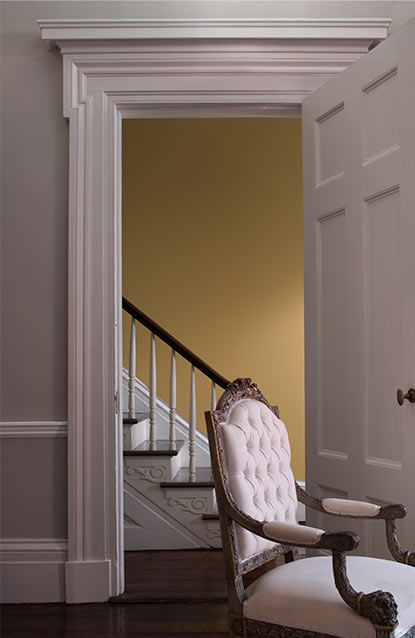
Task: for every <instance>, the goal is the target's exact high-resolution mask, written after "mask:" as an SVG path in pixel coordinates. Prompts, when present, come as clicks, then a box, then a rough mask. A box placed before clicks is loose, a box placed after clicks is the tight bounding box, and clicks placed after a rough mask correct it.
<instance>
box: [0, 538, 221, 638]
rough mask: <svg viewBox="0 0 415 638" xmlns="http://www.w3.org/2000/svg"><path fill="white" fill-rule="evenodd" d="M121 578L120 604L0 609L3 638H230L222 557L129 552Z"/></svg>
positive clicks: (199, 552)
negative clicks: (123, 578)
mask: <svg viewBox="0 0 415 638" xmlns="http://www.w3.org/2000/svg"><path fill="white" fill-rule="evenodd" d="M125 573H126V594H125V597H124V600H123V599H122V597H120V598H119V599H118V604H111V603H102V604H86V605H64V604H48V605H38V604H32V605H3V606H2V609H1V620H2V623H1V636H2V638H74V637H75V636H76V638H113V637H115V636H117V638H127V637H128V638H131V637H134V636H140V638H150V637H151V638H158V637H163V638H168V637H171V638H178V637H179V636H185V637H188V638H202V637H203V638H228V637H229V633H228V619H227V615H228V607H227V602H226V582H225V573H224V566H223V557H222V552H221V551H215V550H212V551H209V550H195V551H193V550H190V551H172V552H170V551H165V552H164V551H163V552H161V551H160V552H128V553H126V556H125ZM167 601H169V602H167ZM129 603H134V604H129Z"/></svg>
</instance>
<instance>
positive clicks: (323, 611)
mask: <svg viewBox="0 0 415 638" xmlns="http://www.w3.org/2000/svg"><path fill="white" fill-rule="evenodd" d="M206 422H207V428H208V436H209V445H210V452H211V459H212V469H213V476H214V481H215V489H216V494H217V499H218V510H219V518H220V526H221V535H222V542H223V550H224V557H225V565H226V571H227V584H228V596H229V615H230V631H231V635H232V636H244V637H246V638H250V637H254V636H258V637H262V638H265V637H267V638H268V637H269V638H271V637H272V638H273V637H279V638H289V637H290V638H317V637H322V636H325V637H326V638H330V637H331V638H333V637H342V638H381V637H382V638H386V637H390V638H392V637H393V638H404V637H405V638H414V637H415V569H414V565H415V553H411V552H409V551H405V550H404V549H402V548H401V547H400V545H399V542H398V539H397V536H396V528H395V519H397V518H403V517H404V516H405V514H406V509H405V508H404V507H403V506H402V505H396V506H387V507H380V506H378V505H375V504H371V503H363V502H357V501H344V500H341V499H324V500H320V499H316V498H313V497H311V496H309V495H308V494H306V492H304V490H302V489H301V488H300V487H299V486H298V485H296V482H295V480H294V477H293V474H292V471H291V468H290V446H289V441H288V436H287V431H286V428H285V425H284V423H283V422H282V421H281V419H280V418H279V412H278V408H276V407H272V406H271V405H270V404H269V403H268V401H267V400H266V399H265V397H264V396H263V395H262V393H261V392H260V390H259V389H258V388H257V386H256V385H255V384H253V383H252V382H251V380H250V379H236V381H234V382H233V383H231V384H230V385H229V386H228V388H227V389H226V391H225V392H224V394H223V395H222V397H221V398H220V399H219V401H218V404H217V409H216V410H215V411H213V412H206ZM297 499H298V500H300V501H301V502H303V503H305V505H306V506H309V507H312V508H315V509H317V510H319V511H322V512H325V513H329V514H332V515H336V516H341V517H345V518H370V519H380V518H381V519H384V520H385V521H386V535H387V542H388V545H389V548H390V550H391V553H392V556H393V558H395V559H396V561H393V560H382V559H377V558H369V557H361V556H347V558H346V553H347V552H351V551H352V550H354V549H355V548H356V547H357V545H358V543H359V538H358V536H357V535H356V534H354V533H352V532H329V531H324V530H321V529H316V528H312V527H307V526H302V525H299V524H298V523H297V522H296V509H297ZM298 547H302V548H304V547H305V548H309V549H313V550H324V553H325V554H327V553H329V552H330V553H331V556H330V555H317V556H313V557H311V558H301V559H297V560H296V554H297V550H296V548H298ZM275 558H280V560H279V561H274V562H278V563H281V564H279V565H278V566H274V567H272V569H269V570H268V571H266V572H265V573H263V574H262V575H261V576H259V577H258V578H257V579H256V580H255V581H254V582H253V583H251V584H250V585H249V586H248V587H246V586H245V585H244V580H243V579H244V577H245V575H246V574H247V573H248V572H251V571H253V570H255V568H257V567H259V566H261V565H263V564H265V563H267V562H270V561H272V560H273V559H275ZM283 559H284V560H283ZM284 561H285V562H284Z"/></svg>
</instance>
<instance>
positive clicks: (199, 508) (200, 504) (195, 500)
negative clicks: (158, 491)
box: [167, 496, 207, 514]
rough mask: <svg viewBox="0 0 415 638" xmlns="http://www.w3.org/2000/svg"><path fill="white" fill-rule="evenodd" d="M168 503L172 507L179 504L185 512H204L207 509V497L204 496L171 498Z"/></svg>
mask: <svg viewBox="0 0 415 638" xmlns="http://www.w3.org/2000/svg"><path fill="white" fill-rule="evenodd" d="M167 504H168V505H170V507H175V506H176V505H177V506H179V507H180V509H181V510H182V511H183V512H188V513H189V514H202V513H203V512H205V511H206V509H207V498H206V497H202V496H188V497H184V498H169V499H168V501H167Z"/></svg>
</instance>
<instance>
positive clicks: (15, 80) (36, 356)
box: [0, 0, 415, 538]
mask: <svg viewBox="0 0 415 638" xmlns="http://www.w3.org/2000/svg"><path fill="white" fill-rule="evenodd" d="M0 12H1V49H2V50H1V99H2V105H1V107H2V108H1V144H2V147H1V153H2V156H1V169H2V175H1V179H2V183H1V379H0V388H1V395H0V410H1V411H0V420H1V421H2V422H10V421H12V422H15V421H16V422H22V421H23V422H26V421H29V422H32V421H33V422H51V421H65V419H66V418H67V407H66V384H67V371H66V368H67V354H66V351H67V320H66V317H67V173H68V126H67V123H66V122H65V120H64V119H63V117H62V71H61V58H60V54H59V53H58V52H52V53H50V52H48V51H47V50H46V47H45V45H44V43H43V42H42V41H41V40H40V36H39V30H38V28H37V25H36V20H37V19H38V18H65V17H68V18H70V17H78V18H86V17H101V18H110V17H143V18H145V17H155V18H157V17H165V18H169V17H176V18H177V17H215V16H218V17H307V16H311V17H340V16H341V17H364V16H366V17H369V16H370V17H391V18H392V19H393V22H392V27H391V31H394V30H396V29H397V28H398V27H399V26H401V25H402V24H403V23H405V22H406V21H407V20H409V19H410V18H411V17H413V16H415V2H266V1H261V0H257V1H256V2H226V1H223V2H217V1H214V0H211V1H210V2H199V1H198V0H194V1H193V2H169V1H167V2H165V1H160V2H158V1H153V2H134V1H129V2H124V1H122V0H120V1H118V2H95V1H90V2H77V1H70V2H65V1H57V2H55V1H50V2H36V1H34V2H33V1H32V2H15V1H13V2H5V1H3V2H1V4H0ZM0 434H1V432H0ZM1 443H2V452H3V455H4V459H5V461H4V462H3V463H2V474H3V476H2V490H3V494H2V498H1V502H2V504H3V508H4V510H5V511H4V515H3V526H2V531H3V533H4V535H5V536H7V537H9V538H18V537H25V538H31V537H33V538H48V537H63V536H65V535H66V514H65V512H66V463H65V449H64V448H65V445H64V444H65V441H64V439H61V438H53V437H51V438H49V439H48V438H46V439H44V438H43V439H39V440H36V441H34V440H33V439H27V440H26V439H24V438H23V439H21V438H20V439H18V440H17V439H13V438H4V437H2V438H1ZM16 468H18V472H17V470H16ZM17 475H19V476H17ZM5 493H7V496H6V495H5ZM16 503H20V508H19V507H16ZM36 514H37V516H36Z"/></svg>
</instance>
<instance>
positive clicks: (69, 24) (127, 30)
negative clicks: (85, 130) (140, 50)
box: [38, 18, 391, 49]
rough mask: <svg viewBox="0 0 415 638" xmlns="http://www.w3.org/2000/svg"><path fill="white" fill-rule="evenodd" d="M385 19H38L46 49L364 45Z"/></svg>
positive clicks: (379, 34) (382, 29)
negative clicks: (210, 43) (222, 43)
mask: <svg viewBox="0 0 415 638" xmlns="http://www.w3.org/2000/svg"><path fill="white" fill-rule="evenodd" d="M390 23H391V20H390V19H389V18H352V19H351V18H327V19H312V18H299V19H292V18H279V19H264V18H257V19H251V18H249V19H229V18H228V19H203V20H201V19H198V20H195V19H186V20H185V19H179V20H177V19H174V20H137V19H130V18H127V19H108V20H105V19H101V20H97V19H78V20H73V19H56V20H54V19H44V20H38V25H39V28H40V30H41V33H42V38H43V39H44V40H46V42H47V43H48V47H49V48H53V47H55V46H58V47H59V48H60V49H62V47H63V45H64V44H65V43H66V44H68V43H69V42H71V43H72V46H73V44H74V43H75V42H76V43H77V44H78V46H79V43H80V42H84V43H85V44H86V42H87V41H91V40H92V41H95V42H96V41H97V40H100V41H105V42H107V43H110V42H115V41H124V42H125V41H126V40H129V41H136V42H140V41H143V40H144V41H148V40H187V41H192V40H193V41H194V40H199V41H200V40H221V39H226V40H248V41H252V40H260V41H261V40H262V41H263V40H274V41H275V40H298V41H299V40H322V39H323V40H337V41H338V40H342V41H343V44H346V43H347V42H352V41H353V44H354V45H356V41H358V42H361V44H362V45H363V46H365V47H368V46H369V45H370V43H371V42H373V41H374V40H383V39H384V38H386V36H387V31H388V28H389V25H390Z"/></svg>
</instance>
